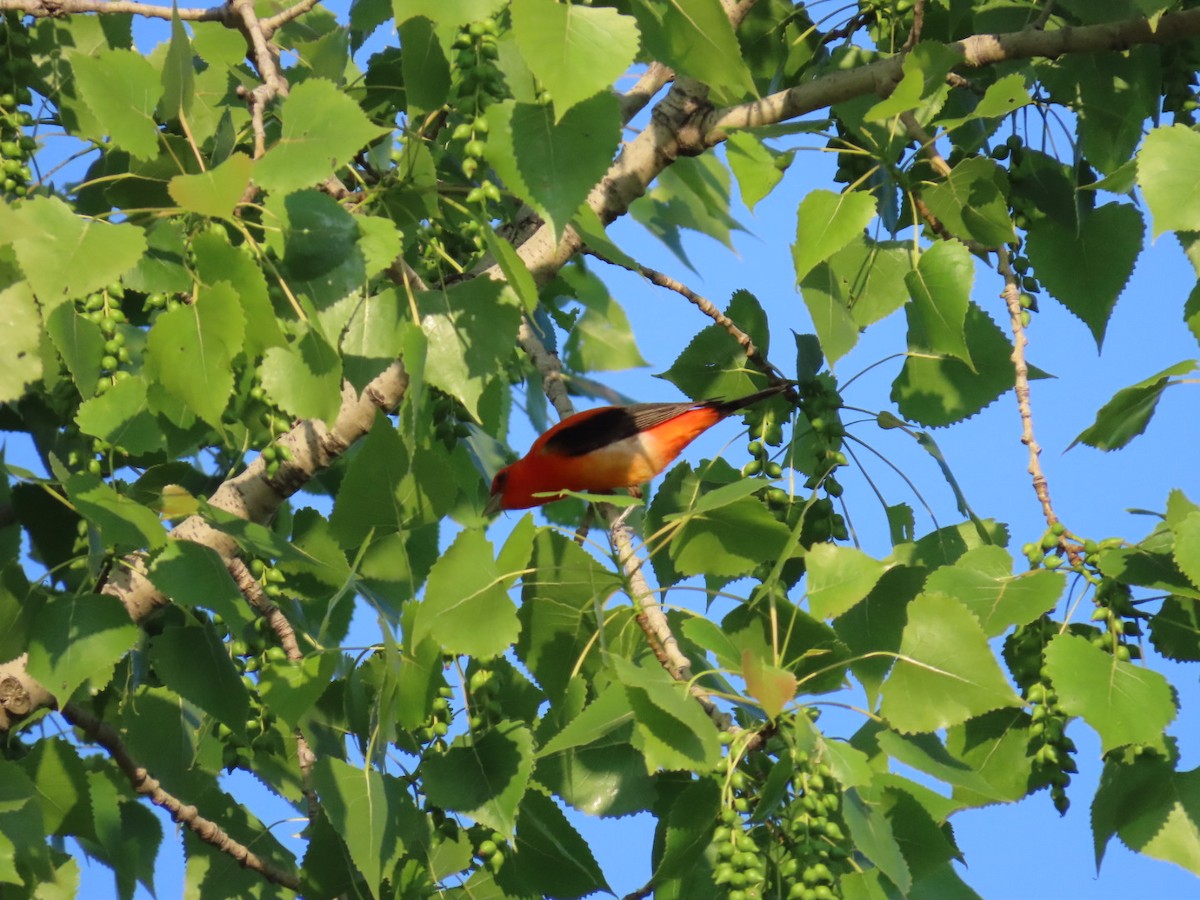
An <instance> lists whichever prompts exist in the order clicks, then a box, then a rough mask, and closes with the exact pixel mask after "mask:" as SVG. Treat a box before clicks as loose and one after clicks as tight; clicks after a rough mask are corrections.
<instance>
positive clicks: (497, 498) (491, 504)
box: [483, 491, 504, 516]
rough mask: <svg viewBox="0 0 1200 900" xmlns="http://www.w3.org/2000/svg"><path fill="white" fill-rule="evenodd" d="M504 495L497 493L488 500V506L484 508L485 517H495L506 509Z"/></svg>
mask: <svg viewBox="0 0 1200 900" xmlns="http://www.w3.org/2000/svg"><path fill="white" fill-rule="evenodd" d="M503 503H504V494H502V493H500V492H499V491H497V492H496V493H494V494H492V496H491V497H489V498H488V502H487V505H486V506H485V507H484V508H483V514H484V515H485V516H494V515H496V514H497V513H499V512H501V511H502V510H503V509H504V506H503Z"/></svg>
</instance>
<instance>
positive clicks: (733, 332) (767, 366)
mask: <svg viewBox="0 0 1200 900" xmlns="http://www.w3.org/2000/svg"><path fill="white" fill-rule="evenodd" d="M584 252H585V253H587V254H588V255H589V256H594V257H595V258H596V259H598V260H600V261H601V262H605V263H608V264H609V265H610V266H618V267H619V268H622V269H625V270H626V271H628V272H637V273H638V274H640V275H641V276H642V277H643V278H645V279H646V280H647V281H649V282H650V283H651V284H656V285H658V286H659V287H660V288H666V289H667V290H668V291H674V292H675V293H677V294H679V295H680V296H681V297H683V298H684V299H686V300H687V301H688V302H689V303H692V304H693V305H695V306H696V308H697V309H699V310H700V311H701V312H702V313H704V314H705V315H706V316H708V317H709V318H710V319H712V320H713V321H714V322H716V323H717V324H718V325H720V326H721V327H722V328H724V329H725V330H726V331H727V332H729V336H730V337H732V338H733V339H734V340H735V341H736V342H737V344H738V346H739V347H741V348H742V349H743V350H745V351H746V358H747V359H749V360H752V361H753V362H754V363H756V364H757V365H758V366H759V367H760V368H761V369H762V370H763V372H764V373H765V374H766V376H767V378H768V380H769V381H770V382H771V383H772V384H776V383H783V382H785V381H787V378H785V377H784V375H783V373H782V372H780V371H779V369H777V368H776V367H775V366H774V365H773V364H772V363H771V361H770V360H769V359H767V358H766V357H765V356H763V354H762V351H760V350H759V349H758V347H757V346H755V343H754V341H753V340H752V339H751V337H750V335H748V334H746V332H744V331H742V329H740V328H738V327H737V324H736V323H735V322H734V321H733V320H732V319H731V318H729V317H728V316H727V315H725V314H724V313H723V312H721V311H720V310H719V309H717V307H716V306H715V305H713V302H712V301H711V300H709V299H708V298H707V297H702V296H701V295H700V294H697V293H696V292H695V291H693V290H692V289H691V288H689V287H688V286H687V285H686V284H683V283H682V282H680V281H676V280H675V279H674V278H672V277H671V276H669V275H665V274H663V273H662V272H659V271H658V270H657V269H651V268H650V267H649V266H643V265H642V264H641V263H636V262H635V263H634V265H633V266H632V267H631V266H628V265H626V264H625V263H623V262H620V261H618V260H612V259H609V258H608V257H607V256H605V255H604V254H603V253H599V252H597V251H596V250H593V249H591V248H590V247H589V248H587V249H586V250H584Z"/></svg>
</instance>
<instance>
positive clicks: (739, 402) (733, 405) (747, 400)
mask: <svg viewBox="0 0 1200 900" xmlns="http://www.w3.org/2000/svg"><path fill="white" fill-rule="evenodd" d="M795 385H796V383H795V382H794V381H782V382H780V383H779V384H773V385H771V386H770V387H769V388H763V389H762V390H761V391H756V392H755V393H753V394H747V395H746V396H745V397H737V398H735V399H733V400H709V401H707V402H706V403H705V404H704V405H705V406H707V407H709V408H710V409H712V410H714V411H715V412H716V413H717V414H718V415H721V416H728V415H732V414H733V413H735V412H737V411H738V410H739V409H745V408H746V407H747V406H753V405H754V404H755V403H758V402H759V401H760V400H766V399H767V398H768V397H774V396H775V395H776V394H782V393H783V392H784V391H788V390H791V389H792V388H793V387H795Z"/></svg>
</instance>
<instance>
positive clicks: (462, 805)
mask: <svg viewBox="0 0 1200 900" xmlns="http://www.w3.org/2000/svg"><path fill="white" fill-rule="evenodd" d="M421 768H422V770H423V773H424V775H425V793H426V795H427V796H428V798H429V801H430V802H431V803H433V804H435V805H437V806H440V807H442V808H444V809H447V810H453V811H455V812H460V813H463V814H464V815H466V816H470V817H471V818H472V819H474V820H475V821H477V822H480V823H482V824H483V825H486V826H487V827H488V828H492V829H495V830H496V831H499V832H500V833H501V834H503V835H504V836H505V837H507V838H511V837H512V835H513V830H514V829H513V825H514V823H515V821H516V816H517V805H518V804H519V803H520V802H521V798H522V797H523V796H524V795H525V789H526V787H527V786H528V784H529V776H530V773H531V772H532V770H533V737H532V735H530V733H529V730H528V729H527V728H526V727H525V726H524V725H523V724H521V723H520V722H509V721H501V722H497V723H496V724H495V725H494V726H493V727H492V728H491V729H490V730H488V731H487V732H485V733H484V734H482V735H472V734H465V735H461V736H459V737H457V738H455V739H454V743H453V744H451V746H450V749H449V750H447V751H446V752H445V753H441V754H434V755H432V756H428V757H426V759H425V761H424V762H423V763H422V766H421Z"/></svg>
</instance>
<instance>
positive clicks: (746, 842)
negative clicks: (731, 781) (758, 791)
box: [710, 771, 767, 900]
mask: <svg viewBox="0 0 1200 900" xmlns="http://www.w3.org/2000/svg"><path fill="white" fill-rule="evenodd" d="M743 774H744V773H742V772H740V771H735V772H734V773H733V775H734V777H735V778H736V776H738V775H743ZM734 792H735V799H734V806H731V807H726V808H725V809H723V810H721V816H720V824H719V825H717V827H716V828H715V829H714V830H713V834H712V839H711V841H710V846H711V848H712V850H713V851H714V854H715V856H716V858H717V860H718V862H717V866H716V869H715V871H714V881H715V883H716V884H718V885H723V886H725V889H726V891H727V893H726V895H725V896H726V897H727V898H729V900H759V898H761V897H762V896H763V889H764V887H765V885H766V881H767V875H766V867H767V866H766V860H765V859H764V856H763V851H762V848H761V847H760V846H759V845H758V842H757V841H756V840H755V839H754V837H753V836H752V835H751V834H750V833H749V832H748V831H747V830H746V823H745V820H744V819H743V815H742V811H739V810H738V808H737V807H738V806H739V805H740V806H743V807H745V808H746V809H749V799H748V798H747V797H746V796H745V794H744V787H743V790H742V791H739V790H738V789H737V788H736V786H735V787H734ZM756 830H762V829H756Z"/></svg>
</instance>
